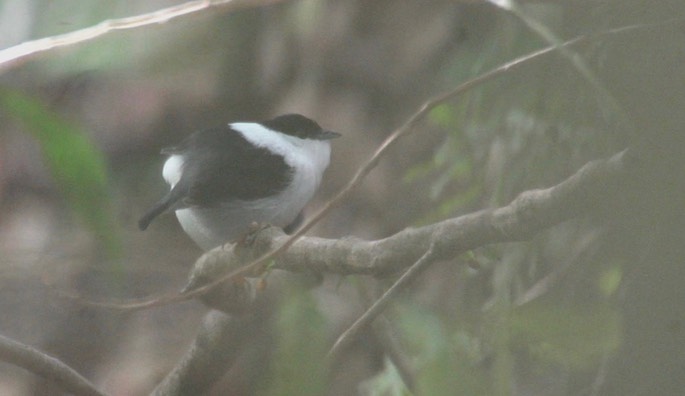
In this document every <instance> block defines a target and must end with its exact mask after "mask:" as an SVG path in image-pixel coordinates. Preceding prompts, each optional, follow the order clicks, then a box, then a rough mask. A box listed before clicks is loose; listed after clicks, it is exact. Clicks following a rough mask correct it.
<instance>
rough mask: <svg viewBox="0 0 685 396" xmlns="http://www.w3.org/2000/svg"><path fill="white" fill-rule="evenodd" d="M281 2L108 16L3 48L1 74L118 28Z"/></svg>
mask: <svg viewBox="0 0 685 396" xmlns="http://www.w3.org/2000/svg"><path fill="white" fill-rule="evenodd" d="M278 1H281V0H195V1H189V2H186V3H183V4H179V5H175V6H172V7H168V8H163V9H160V10H156V11H153V12H149V13H146V14H140V15H134V16H130V17H125V18H118V19H107V20H105V21H102V22H100V23H98V24H97V25H93V26H90V27H87V28H84V29H79V30H75V31H73V32H69V33H65V34H60V35H56V36H50V37H44V38H42V39H37V40H32V41H25V42H23V43H21V44H17V45H15V46H12V47H9V48H5V49H3V50H0V73H1V72H4V71H7V70H8V69H10V68H11V67H12V66H15V65H18V64H20V63H21V61H26V60H27V59H29V58H30V57H32V56H35V55H37V54H39V53H43V52H46V51H49V50H54V49H57V48H61V47H65V46H69V45H74V44H78V43H81V42H84V41H87V40H92V39H94V38H97V37H100V36H103V35H105V34H107V33H111V32H114V31H116V30H126V29H134V28H139V27H142V26H149V25H155V24H160V23H165V22H168V21H170V20H172V19H176V18H178V17H181V16H184V15H188V14H192V13H196V12H198V11H203V10H208V9H210V8H212V7H217V6H225V7H226V8H227V9H229V10H231V11H233V10H237V9H240V8H246V7H257V6H263V5H267V4H271V3H276V2H278Z"/></svg>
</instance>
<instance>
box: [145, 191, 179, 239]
mask: <svg viewBox="0 0 685 396" xmlns="http://www.w3.org/2000/svg"><path fill="white" fill-rule="evenodd" d="M177 187H178V186H176V187H175V188H173V189H171V191H169V193H168V194H167V195H165V196H164V198H162V199H161V200H160V201H159V202H157V203H156V204H155V205H154V206H153V207H152V208H150V210H148V211H147V212H146V213H145V214H144V215H143V217H141V218H140V220H138V228H140V230H141V231H145V229H147V227H148V226H149V225H150V223H152V220H154V219H155V218H156V217H157V216H159V215H160V214H162V213H164V212H165V211H167V210H168V209H169V208H171V207H172V206H174V205H175V204H176V202H178V201H179V200H180V199H181V198H183V192H182V191H180V189H178V188H177Z"/></svg>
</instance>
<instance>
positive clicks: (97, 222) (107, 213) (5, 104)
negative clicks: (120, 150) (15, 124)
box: [0, 89, 121, 258]
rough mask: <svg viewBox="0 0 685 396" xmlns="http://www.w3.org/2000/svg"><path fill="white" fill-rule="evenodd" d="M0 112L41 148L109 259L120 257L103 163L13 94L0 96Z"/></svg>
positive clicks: (67, 128) (51, 117) (81, 139)
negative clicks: (27, 133)
mask: <svg viewBox="0 0 685 396" xmlns="http://www.w3.org/2000/svg"><path fill="white" fill-rule="evenodd" d="M0 107H2V109H4V111H5V112H6V113H7V114H8V115H9V116H10V117H12V118H14V119H16V120H17V121H19V122H20V123H21V124H22V125H23V126H24V127H25V128H26V131H27V132H29V133H31V135H32V136H33V137H34V138H35V139H36V140H37V141H38V143H39V144H40V147H41V150H42V153H43V156H44V158H45V164H46V166H47V167H48V169H49V170H50V173H51V174H52V177H53V178H54V180H55V183H56V185H57V186H58V188H59V189H60V191H61V193H62V195H63V196H64V197H65V199H66V201H67V203H68V204H69V206H70V207H71V208H72V210H73V211H74V212H75V214H76V215H77V216H78V217H79V218H81V219H82V220H83V221H84V222H85V224H86V225H87V227H88V228H89V229H90V231H91V232H92V233H94V234H95V235H96V237H97V238H98V240H99V241H101V242H102V243H103V245H104V248H105V250H106V252H107V255H108V257H109V258H113V257H115V256H116V255H117V254H118V253H119V252H120V246H121V243H120V238H119V235H118V233H117V232H116V231H115V230H116V228H115V227H114V224H115V222H114V218H113V216H112V211H111V202H110V196H109V192H108V189H107V172H106V167H105V160H104V158H103V157H102V155H101V153H100V152H99V151H98V149H97V148H95V147H94V146H93V144H92V143H91V142H90V140H89V139H88V138H87V137H86V135H85V134H84V133H82V132H81V131H80V130H79V128H77V127H76V126H75V125H73V124H71V123H69V122H67V121H66V120H64V119H63V118H61V117H60V116H58V115H57V114H55V113H54V112H52V111H51V110H50V109H48V108H47V106H46V105H45V104H44V103H42V102H40V101H39V100H37V99H35V98H32V97H29V96H27V95H24V94H22V93H20V92H17V91H12V90H7V89H2V90H0Z"/></svg>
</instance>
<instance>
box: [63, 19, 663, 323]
mask: <svg viewBox="0 0 685 396" xmlns="http://www.w3.org/2000/svg"><path fill="white" fill-rule="evenodd" d="M673 22H674V21H667V22H664V23H673ZM662 24H663V23H662ZM655 25H657V24H654V25H631V26H625V27H620V28H616V29H612V30H609V31H605V32H601V33H597V34H594V35H591V36H580V37H577V38H574V39H571V40H568V41H566V42H564V43H561V44H559V45H552V46H548V47H545V48H542V49H540V50H537V51H533V52H531V53H529V54H526V55H523V56H520V57H518V58H516V59H514V60H512V61H510V62H507V63H504V64H502V65H500V66H498V67H496V68H494V69H491V70H490V71H488V72H485V73H483V74H481V75H479V76H476V77H474V78H472V79H470V80H467V81H465V82H464V83H462V84H460V85H459V86H457V87H456V88H454V89H452V90H450V91H447V92H444V93H442V94H439V95H436V96H434V97H432V98H431V99H429V100H428V101H426V102H425V103H424V104H423V105H422V106H421V107H420V108H419V110H418V111H416V112H415V113H414V114H412V115H411V117H409V119H408V120H407V121H406V122H405V123H404V124H403V125H401V126H400V127H399V128H397V129H396V130H395V131H393V132H392V133H391V134H390V135H389V136H388V137H387V138H386V139H385V140H384V141H383V142H382V143H381V144H380V146H379V147H378V148H377V149H376V151H375V152H374V153H373V155H372V156H371V157H370V158H369V159H368V160H367V161H366V162H365V163H364V164H363V165H362V166H361V167H360V168H359V169H358V170H357V172H356V173H355V175H354V176H353V177H352V179H350V181H349V182H348V183H347V184H346V185H345V186H344V187H343V188H342V189H341V190H340V191H339V192H338V193H337V194H336V195H335V196H334V197H333V198H331V199H330V200H329V201H328V202H326V204H325V205H324V206H323V207H322V208H321V209H320V210H319V212H317V213H316V214H315V215H314V216H312V217H311V218H309V220H308V221H307V222H306V223H305V224H304V225H303V226H302V228H300V229H299V230H298V231H297V232H296V233H294V234H293V235H291V236H290V237H289V238H288V239H287V241H286V242H285V243H284V244H282V245H281V246H279V247H278V248H277V249H275V250H273V251H271V252H269V253H267V254H265V255H263V256H262V257H260V258H258V259H256V260H254V261H252V262H250V263H248V264H246V265H245V266H243V267H241V268H239V269H236V270H234V271H231V272H229V273H227V274H225V275H223V276H222V277H220V278H217V279H216V280H214V281H212V282H210V283H207V284H206V285H204V286H201V287H198V288H196V289H193V290H191V291H187V292H184V293H179V294H174V295H168V296H163V297H158V298H153V299H146V300H142V301H140V300H137V301H135V302H131V303H123V304H122V303H103V302H92V301H83V300H81V302H82V303H83V304H86V305H91V306H96V307H102V308H111V309H119V310H127V311H132V310H140V309H145V308H151V307H157V306H163V305H168V304H172V303H176V302H181V301H187V300H190V299H192V298H195V297H198V296H200V295H203V294H205V293H207V292H208V291H209V290H211V289H212V288H214V287H216V286H217V285H219V284H221V283H223V282H226V281H228V280H231V279H235V278H237V277H242V276H248V275H250V274H254V273H257V272H259V271H258V270H259V268H262V267H263V266H264V265H265V264H266V263H268V262H269V261H270V260H272V259H274V258H275V257H276V256H278V255H279V254H281V253H282V252H284V251H285V250H287V249H288V248H289V247H290V246H292V245H293V244H294V243H295V242H297V240H298V239H300V238H301V237H302V236H303V235H304V234H305V233H306V232H307V231H309V230H310V229H311V228H312V227H313V226H314V225H315V224H316V223H318V222H319V221H320V220H321V219H322V218H323V217H325V216H326V215H327V214H328V212H330V211H331V210H332V209H333V208H334V207H336V206H338V205H339V204H340V203H341V202H342V201H343V200H344V199H345V198H346V197H347V196H348V195H349V194H350V193H351V192H352V190H353V189H354V188H356V187H357V186H358V185H359V184H360V183H361V182H362V181H363V179H364V177H365V176H366V175H367V174H368V173H369V172H371V170H372V169H373V168H374V167H375V166H376V165H377V164H378V162H379V161H380V159H381V158H382V156H383V155H384V154H385V153H386V152H387V151H388V149H389V148H390V147H392V146H393V145H394V144H395V143H397V141H398V140H399V139H400V138H402V137H404V136H406V135H407V134H409V132H411V131H412V130H413V128H414V127H415V126H416V124H418V123H419V122H420V121H421V120H422V119H423V118H425V117H426V116H427V115H428V114H429V113H430V111H431V110H432V109H434V108H435V107H437V106H438V105H440V104H442V103H444V102H446V101H448V100H450V99H453V98H455V97H457V96H459V95H461V94H463V93H465V92H467V91H469V90H471V89H473V88H475V87H477V86H480V85H481V84H484V83H485V82H487V81H490V80H492V79H494V78H496V77H499V76H502V75H504V74H505V73H507V72H510V71H512V70H515V69H517V68H519V67H521V66H523V65H525V64H527V63H528V62H531V61H533V60H535V59H537V58H540V57H542V56H544V55H547V54H550V53H552V52H554V51H555V50H557V49H559V48H563V47H568V46H571V45H575V44H578V43H580V42H584V41H587V40H589V39H591V38H596V37H599V36H604V35H611V34H620V33H625V32H630V31H633V30H636V29H644V28H647V27H650V26H655ZM659 25H660V24H659ZM221 248H223V247H221ZM221 248H217V249H221ZM69 297H71V296H69ZM72 298H74V297H72ZM75 298H76V299H78V297H75Z"/></svg>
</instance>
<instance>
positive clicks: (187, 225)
mask: <svg viewBox="0 0 685 396" xmlns="http://www.w3.org/2000/svg"><path fill="white" fill-rule="evenodd" d="M338 136H340V134H338V133H336V132H331V131H327V130H324V129H323V128H321V127H320V126H319V124H317V123H316V122H314V121H313V120H310V119H309V118H307V117H305V116H302V115H299V114H286V115H282V116H278V117H276V118H273V119H270V120H268V121H264V122H261V123H256V122H235V123H231V124H228V125H226V126H224V127H220V128H213V129H208V130H204V131H200V132H196V133H194V134H192V135H190V136H188V137H187V138H186V139H185V140H183V141H182V142H181V144H179V145H178V146H176V147H172V148H167V149H164V150H162V154H167V155H169V158H168V159H167V160H166V162H165V163H164V168H163V170H162V176H163V177H164V180H165V181H166V182H167V183H168V184H169V185H170V186H171V191H169V193H168V194H166V195H165V196H164V197H163V198H162V199H161V200H160V201H159V202H157V203H156V204H155V205H154V206H153V207H152V208H151V209H150V210H149V211H148V212H147V213H146V214H145V215H144V216H143V217H141V219H140V221H139V222H138V226H139V228H140V229H141V230H145V229H146V228H147V227H148V226H149V225H150V223H151V222H152V220H154V219H155V218H156V217H157V216H159V215H160V214H162V213H163V212H165V211H167V210H174V211H175V212H176V217H177V218H178V221H179V223H181V227H183V230H184V231H185V232H186V233H187V234H188V235H189V236H190V237H191V238H192V239H193V240H194V241H195V242H196V243H197V244H198V245H199V246H200V247H201V248H202V249H204V250H209V249H212V248H214V247H216V246H219V245H222V244H224V243H226V242H232V241H236V240H238V239H239V238H240V237H242V236H243V235H245V234H246V233H247V232H248V231H249V227H250V225H251V224H252V223H253V222H257V223H268V224H271V225H275V226H279V227H283V228H284V229H288V228H293V227H296V226H297V225H298V224H297V223H298V222H299V221H300V220H301V216H302V215H301V212H302V210H303V208H304V206H305V205H306V204H307V202H309V200H310V199H311V198H312V197H313V196H314V193H315V192H316V190H317V188H318V187H319V185H320V184H321V178H322V176H323V173H324V171H325V170H326V168H327V167H328V163H329V162H330V154H331V145H330V139H333V138H336V137H338Z"/></svg>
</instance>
